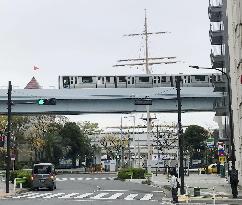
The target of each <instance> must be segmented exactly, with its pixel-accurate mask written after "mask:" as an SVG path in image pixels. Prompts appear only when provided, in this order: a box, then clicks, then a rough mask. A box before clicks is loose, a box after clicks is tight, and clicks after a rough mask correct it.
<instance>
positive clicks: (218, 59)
mask: <svg viewBox="0 0 242 205" xmlns="http://www.w3.org/2000/svg"><path fill="white" fill-rule="evenodd" d="M210 59H211V63H212V67H213V68H224V61H225V56H224V55H223V54H218V55H216V54H213V53H211V54H210Z"/></svg>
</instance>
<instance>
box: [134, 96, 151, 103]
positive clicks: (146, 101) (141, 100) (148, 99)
mask: <svg viewBox="0 0 242 205" xmlns="http://www.w3.org/2000/svg"><path fill="white" fill-rule="evenodd" d="M134 104H135V105H152V99H150V98H137V99H135V101H134Z"/></svg>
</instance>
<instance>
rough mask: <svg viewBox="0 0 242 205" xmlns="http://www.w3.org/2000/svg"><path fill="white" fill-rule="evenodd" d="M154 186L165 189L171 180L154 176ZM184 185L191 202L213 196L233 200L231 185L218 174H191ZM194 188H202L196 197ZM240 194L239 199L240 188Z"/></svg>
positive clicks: (162, 176) (197, 191) (241, 195)
mask: <svg viewBox="0 0 242 205" xmlns="http://www.w3.org/2000/svg"><path fill="white" fill-rule="evenodd" d="M152 184H153V185H154V186H157V187H160V188H165V189H166V188H167V189H169V187H170V182H169V179H168V177H167V175H164V174H158V175H157V176H156V175H155V174H153V177H152ZM184 184H185V191H186V195H188V196H189V199H190V200H193V199H196V200H197V199H204V198H212V197H213V195H215V196H216V198H221V199H228V198H229V199H230V198H231V199H232V191H231V187H230V184H229V183H228V181H227V180H226V178H221V177H220V176H218V175H216V174H190V175H189V176H185V177H184ZM194 187H196V188H200V189H196V191H195V192H196V193H195V196H194ZM238 192H239V194H238V198H242V190H240V189H239V188H238Z"/></svg>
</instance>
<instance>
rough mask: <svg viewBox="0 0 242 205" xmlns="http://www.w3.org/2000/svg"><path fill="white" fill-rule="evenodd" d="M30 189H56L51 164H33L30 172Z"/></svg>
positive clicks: (53, 169) (53, 170)
mask: <svg viewBox="0 0 242 205" xmlns="http://www.w3.org/2000/svg"><path fill="white" fill-rule="evenodd" d="M31 179H32V189H33V190H38V189H39V188H48V189H49V190H51V191H52V190H54V189H56V176H55V167H54V165H53V164H51V163H38V164H34V167H33V171H32V177H31Z"/></svg>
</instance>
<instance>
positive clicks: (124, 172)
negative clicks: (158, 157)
mask: <svg viewBox="0 0 242 205" xmlns="http://www.w3.org/2000/svg"><path fill="white" fill-rule="evenodd" d="M145 172H146V171H145V170H144V169H142V168H125V169H121V170H120V171H119V172H118V179H121V180H124V179H130V178H131V175H130V173H133V175H132V179H144V178H145V176H144V175H145Z"/></svg>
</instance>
